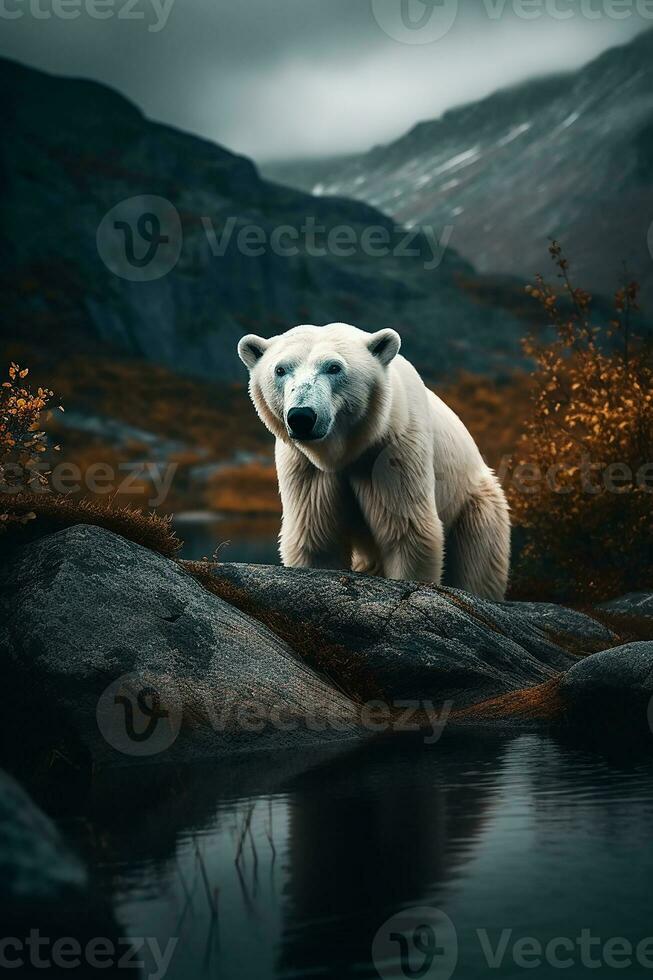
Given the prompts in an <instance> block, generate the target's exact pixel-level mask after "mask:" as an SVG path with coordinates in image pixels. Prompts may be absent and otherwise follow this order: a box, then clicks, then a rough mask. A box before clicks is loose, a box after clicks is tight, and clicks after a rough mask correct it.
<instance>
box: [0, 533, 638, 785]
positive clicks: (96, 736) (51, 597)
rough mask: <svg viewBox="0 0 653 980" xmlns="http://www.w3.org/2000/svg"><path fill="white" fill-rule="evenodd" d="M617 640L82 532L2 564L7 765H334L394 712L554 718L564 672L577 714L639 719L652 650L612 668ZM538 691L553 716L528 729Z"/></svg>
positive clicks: (579, 628)
mask: <svg viewBox="0 0 653 980" xmlns="http://www.w3.org/2000/svg"><path fill="white" fill-rule="evenodd" d="M637 602H638V604H640V605H641V602H642V597H638V600H637ZM638 622H639V620H638ZM640 635H641V633H640ZM618 642H620V640H619V638H618V637H617V636H615V635H614V634H613V633H612V632H611V631H610V629H608V628H607V627H606V626H605V625H603V624H602V623H601V622H599V621H598V620H597V619H594V618H593V617H592V616H591V615H587V614H585V613H581V612H576V611H573V610H571V609H567V608H564V607H561V606H556V605H553V604H551V603H520V602H489V601H486V600H483V599H479V598H477V597H474V596H471V595H468V594H466V593H463V592H460V591H458V590H454V589H449V588H435V587H433V586H429V585H426V584H417V583H409V582H396V581H389V580H385V579H378V578H373V577H369V576H363V575H356V574H354V573H351V572H347V573H345V572H339V571H318V570H309V569H284V568H278V567H275V566H263V565H238V564H233V565H229V564H208V563H194V562H176V561H173V560H172V559H170V558H165V557H163V556H162V555H160V554H156V553H154V552H153V551H150V550H148V549H147V548H144V547H142V546H140V545H138V544H136V543H134V542H133V541H128V540H126V539H125V538H123V537H120V536H118V535H116V534H113V533H111V532H109V531H107V530H104V529H102V528H99V527H95V526H91V525H84V526H82V525H77V526H75V527H71V528H68V529H66V530H63V531H59V532H58V533H56V534H50V535H46V536H44V537H42V538H39V539H36V540H32V541H29V542H27V543H24V544H21V545H20V546H17V547H15V548H14V549H13V550H11V551H10V552H9V554H8V555H7V557H6V560H5V561H4V563H3V565H2V567H1V568H0V671H1V674H0V676H1V677H2V680H3V683H4V689H5V690H6V691H9V692H11V696H10V697H8V698H6V701H5V710H4V712H3V716H2V720H1V721H0V728H1V729H2V734H3V739H2V746H3V748H2V752H4V753H6V755H5V758H10V759H12V762H13V763H15V762H16V760H19V762H20V760H23V761H26V762H27V763H28V764H30V765H34V764H36V763H40V764H42V765H45V766H47V768H48V770H49V769H50V767H51V765H52V762H53V760H64V762H65V763H66V765H67V766H68V767H70V768H71V769H72V770H75V771H78V772H82V773H83V772H88V771H89V770H90V769H91V768H93V767H95V768H97V766H98V765H99V766H106V765H125V764H127V763H133V762H135V761H140V762H156V763H160V762H176V761H180V762H187V761H189V760H195V759H197V760H201V759H207V758H216V759H220V758H223V757H225V756H226V755H233V754H234V753H241V752H243V753H245V752H251V751H259V752H261V753H263V754H265V753H276V752H278V750H280V749H293V748H298V749H301V750H302V753H304V754H306V752H307V750H308V748H309V747H310V748H311V751H313V750H315V749H316V748H319V749H320V751H323V750H326V751H329V752H331V751H333V752H336V753H337V752H339V751H342V749H344V748H347V747H349V746H350V745H352V744H355V743H356V741H357V740H360V739H362V738H369V737H373V736H374V735H376V734H378V733H380V732H381V731H388V728H389V727H391V725H392V724H394V722H395V721H396V720H397V712H400V711H402V710H403V709H404V708H405V705H402V702H406V701H409V702H411V707H413V708H415V709H416V710H418V711H421V712H422V713H424V712H426V711H428V710H433V709H436V708H437V709H438V711H440V709H441V708H443V707H445V706H446V707H447V709H448V713H447V716H446V717H447V718H450V719H451V722H452V723H460V724H464V725H467V726H469V725H470V724H471V725H474V724H478V723H479V722H480V720H481V716H482V715H483V711H485V714H486V715H487V714H488V711H489V712H490V713H491V716H492V718H493V719H494V721H495V722H497V723H501V722H502V719H503V720H505V722H506V723H507V724H510V725H511V726H513V727H514V725H515V724H520V723H523V724H525V718H526V713H529V714H530V717H531V719H533V717H536V723H537V724H541V723H547V722H553V721H554V720H555V717H557V716H555V717H554V715H553V714H552V712H551V711H550V710H549V709H548V707H546V706H547V705H549V704H551V703H552V702H551V700H550V698H551V697H552V696H555V697H557V696H558V695H557V691H558V687H559V683H558V682H559V679H560V678H561V676H562V675H563V674H565V672H568V674H567V678H566V679H565V681H564V683H563V687H564V689H565V692H566V693H565V698H566V701H567V703H568V704H569V705H570V706H571V708H572V710H573V708H574V705H576V704H580V702H581V701H583V699H585V700H587V697H589V698H595V697H596V696H597V695H596V691H597V690H598V689H602V688H601V685H602V684H603V686H604V687H606V688H607V689H608V691H609V692H612V691H613V690H614V689H615V687H618V682H619V678H620V677H622V678H623V683H622V688H623V692H624V695H623V696H624V698H625V699H626V700H627V699H628V698H630V699H631V701H632V703H635V702H636V703H637V704H639V703H640V700H641V697H640V695H641V694H642V691H643V690H648V688H646V684H648V683H649V681H648V674H647V673H646V671H647V669H648V672H649V674H650V673H651V672H653V665H652V666H649V667H648V668H646V664H647V663H648V661H646V659H645V657H646V656H648V657H650V650H651V644H640V645H638V644H635V645H630V646H627V647H624V648H620V649H622V650H623V651H625V654H623V657H626V659H623V658H622V654H620V652H619V650H616V651H615V650H609V648H612V647H615V645H616V644H617V643H618ZM601 650H606V651H608V653H606V654H601V653H599V654H597V651H601ZM588 654H590V655H591V654H595V656H589V657H587V656H586V655H588ZM635 654H636V655H637V659H633V657H634V656H635ZM584 656H585V657H586V659H584V660H581V659H580V658H581V657H584ZM604 657H605V658H607V659H605V660H604V659H603V658H604ZM604 664H606V665H608V666H609V667H610V670H609V671H608V672H607V673H606V670H607V668H606V667H604V666H603V665H604ZM620 671H621V672H622V673H621V674H620ZM605 678H607V680H605ZM586 688H587V690H588V691H589V692H590V693H589V694H588V695H586V694H585V689H586ZM537 691H541V692H542V697H544V696H545V695H546V698H549V700H546V698H545V700H544V701H542V700H540V702H538V703H539V708H538V711H537V712H536V713H535V715H534V713H533V704H532V703H531V700H530V699H531V695H532V694H533V695H536V692H537ZM633 692H634V693H633ZM506 698H508V701H506ZM370 702H374V703H375V704H377V705H378V702H382V704H383V705H384V706H385V710H386V716H385V720H386V721H387V720H388V718H390V721H391V724H390V726H389V725H386V726H385V727H384V728H379V727H378V724H377V722H378V720H379V719H378V718H377V717H376V716H374V717H373V718H372V717H370V715H369V708H370ZM520 705H525V707H524V708H523V709H522V707H520ZM559 705H560V702H558V706H559ZM478 706H480V710H479V711H477V707H478ZM483 706H485V708H484V707H483ZM488 706H491V707H488ZM457 713H458V714H457ZM423 717H426V715H423ZM520 718H521V719H522V721H521V722H520ZM475 719H476V720H475ZM368 722H369V723H368ZM395 730H407V729H403V728H401V727H400V725H397V726H396V728H395ZM1 762H2V756H1V755H0V763H1Z"/></svg>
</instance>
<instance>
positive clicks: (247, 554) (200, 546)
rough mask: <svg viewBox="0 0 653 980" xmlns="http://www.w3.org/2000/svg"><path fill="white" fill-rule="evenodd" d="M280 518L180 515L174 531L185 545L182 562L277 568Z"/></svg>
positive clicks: (181, 552) (181, 556) (182, 550)
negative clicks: (216, 561)
mask: <svg viewBox="0 0 653 980" xmlns="http://www.w3.org/2000/svg"><path fill="white" fill-rule="evenodd" d="M279 524H280V518H277V517H274V516H270V517H268V516H262V517H258V516H252V517H246V516H243V517H239V518H234V517H233V516H232V515H222V514H218V513H214V514H211V513H205V514H197V515H193V514H189V515H187V516H185V515H183V514H182V515H179V517H177V518H176V519H175V521H174V529H175V531H176V533H177V535H178V536H179V537H180V538H181V540H182V541H183V546H182V549H181V551H180V553H179V556H180V558H186V559H188V560H190V561H196V560H199V559H202V558H209V559H210V558H213V557H214V556H215V557H217V558H219V560H220V561H229V562H251V563H252V564H256V565H278V564H279V563H280V559H279V548H278V543H277V539H278V535H279Z"/></svg>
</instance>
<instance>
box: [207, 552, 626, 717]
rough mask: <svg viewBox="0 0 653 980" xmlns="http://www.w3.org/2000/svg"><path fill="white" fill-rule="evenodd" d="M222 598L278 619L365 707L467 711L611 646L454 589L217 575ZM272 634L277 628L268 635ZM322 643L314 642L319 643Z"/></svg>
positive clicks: (575, 622)
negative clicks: (373, 701) (390, 703)
mask: <svg viewBox="0 0 653 980" xmlns="http://www.w3.org/2000/svg"><path fill="white" fill-rule="evenodd" d="M213 575H214V578H215V580H216V582H217V583H219V585H220V587H221V589H222V590H223V594H224V595H225V597H226V596H229V597H230V601H233V602H237V603H238V604H240V605H241V607H242V608H246V609H247V610H248V611H249V612H250V613H251V614H253V615H258V616H261V618H262V619H263V621H269V622H271V623H274V617H275V616H277V615H278V611H279V610H282V612H283V616H284V617H285V618H286V619H287V620H288V626H287V629H288V631H289V635H290V636H291V638H292V633H293V630H294V631H295V636H296V642H297V643H298V645H300V646H301V645H302V643H303V642H305V643H306V645H307V647H308V655H309V656H311V657H312V658H314V660H315V661H316V662H318V663H324V661H325V656H324V654H325V651H326V652H327V654H328V651H329V650H330V651H331V653H330V655H328V657H327V662H328V663H329V670H330V672H331V675H332V677H333V680H334V682H335V683H337V684H339V685H340V686H343V687H345V689H347V690H350V689H351V688H352V685H354V687H356V688H357V693H359V694H360V695H361V696H363V697H367V696H382V697H384V698H388V699H404V698H409V699H429V700H433V701H434V702H438V703H442V702H444V701H446V700H452V701H453V702H454V708H459V707H465V706H467V705H469V704H473V703H476V702H478V701H481V700H483V699H485V698H489V697H493V696H495V695H498V694H501V693H504V692H507V691H512V690H516V689H519V688H523V687H528V686H533V685H536V684H539V683H542V682H544V681H548V680H550V679H551V678H553V677H555V676H557V675H558V674H559V673H560V672H561V671H564V670H567V669H568V668H569V667H570V666H571V665H572V664H573V663H575V662H576V660H577V656H576V653H577V652H578V651H579V649H580V648H584V650H585V651H586V652H587V651H593V650H596V649H601V647H603V646H608V645H610V643H612V642H614V640H613V637H612V634H611V633H610V631H609V630H607V629H606V628H605V627H604V626H602V625H601V624H600V623H598V622H596V621H595V620H593V619H591V618H590V617H589V616H586V615H584V614H582V613H576V612H573V611H572V610H569V609H565V608H563V607H559V606H553V605H550V604H542V605H540V604H537V603H510V602H501V603H494V602H488V601H486V600H483V599H479V598H477V597H474V596H470V595H467V594H466V593H463V592H460V591H458V590H455V589H448V588H440V589H436V588H433V587H430V586H428V585H420V584H415V583H412V584H411V583H407V582H393V581H388V580H386V579H379V578H373V577H368V576H362V575H356V574H354V573H345V572H332V571H316V570H308V569H286V568H277V567H274V566H265V565H239V564H232V565H230V564H224V565H219V566H215V568H214V571H213ZM273 628H274V627H273ZM318 641H319V642H318Z"/></svg>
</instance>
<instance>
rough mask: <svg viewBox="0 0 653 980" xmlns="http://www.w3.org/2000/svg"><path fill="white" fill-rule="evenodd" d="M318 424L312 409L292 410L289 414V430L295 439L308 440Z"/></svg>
mask: <svg viewBox="0 0 653 980" xmlns="http://www.w3.org/2000/svg"><path fill="white" fill-rule="evenodd" d="M316 422H317V414H316V413H315V412H314V411H313V409H312V408H291V409H290V411H289V412H288V428H289V429H290V432H291V434H292V435H293V436H294V437H295V439H308V438H309V436H310V434H311V432H312V431H313V429H314V428H315V423H316Z"/></svg>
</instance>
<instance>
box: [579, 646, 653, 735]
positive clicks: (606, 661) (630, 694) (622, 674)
mask: <svg viewBox="0 0 653 980" xmlns="http://www.w3.org/2000/svg"><path fill="white" fill-rule="evenodd" d="M560 691H561V694H562V696H563V697H564V699H565V700H566V702H567V704H568V706H569V707H570V709H571V711H572V714H573V713H576V714H578V715H579V716H581V717H585V716H587V715H588V714H594V715H595V717H596V719H597V720H599V721H600V720H601V719H602V718H605V715H606V713H607V714H626V715H627V716H628V718H629V722H630V726H631V727H632V728H633V729H640V728H644V727H645V726H648V724H649V717H650V718H651V721H653V715H651V699H652V698H653V642H648V641H640V642H637V643H625V644H624V645H623V646H618V647H613V648H612V649H610V650H603V651H602V652H601V653H595V654H594V655H593V656H591V657H586V658H585V659H584V660H581V661H580V662H579V663H578V664H576V665H575V666H574V667H572V668H571V670H569V671H567V673H566V674H565V676H564V677H563V679H562V684H561V687H560Z"/></svg>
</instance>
